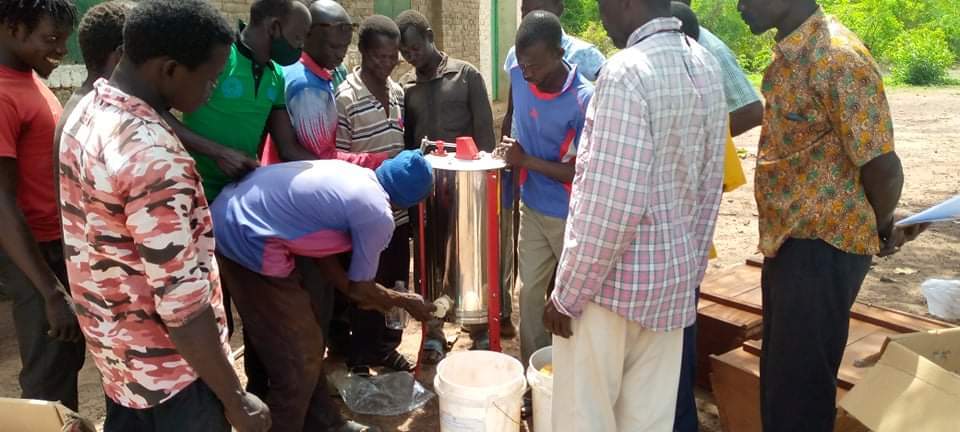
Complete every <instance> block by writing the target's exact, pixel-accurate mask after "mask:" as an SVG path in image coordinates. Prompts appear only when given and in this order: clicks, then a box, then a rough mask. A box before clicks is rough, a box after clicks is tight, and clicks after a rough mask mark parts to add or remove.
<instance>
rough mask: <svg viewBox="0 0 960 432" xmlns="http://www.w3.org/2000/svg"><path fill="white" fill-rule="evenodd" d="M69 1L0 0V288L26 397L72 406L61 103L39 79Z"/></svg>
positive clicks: (70, 21)
mask: <svg viewBox="0 0 960 432" xmlns="http://www.w3.org/2000/svg"><path fill="white" fill-rule="evenodd" d="M76 21H77V11H76V9H75V7H74V5H73V2H72V1H70V0H36V1H31V2H17V1H5V2H2V3H0V227H3V234H2V235H0V288H2V290H3V291H4V293H6V294H9V295H11V296H12V297H13V298H14V310H13V319H14V325H15V327H16V331H17V342H18V344H19V347H20V359H21V362H22V364H23V369H22V370H21V372H20V387H21V388H22V391H23V393H22V397H24V398H30V399H45V400H52V401H61V402H62V403H63V404H64V405H66V406H67V407H69V408H71V409H74V410H76V409H77V405H78V401H77V372H79V370H80V368H81V367H82V366H83V358H84V345H83V338H82V337H81V335H80V332H79V329H78V327H77V320H76V317H75V316H74V314H73V311H72V310H71V307H70V304H69V303H68V301H69V300H68V299H69V295H68V293H67V290H66V289H65V288H64V287H65V286H67V279H66V268H65V265H64V259H63V247H62V245H61V241H60V239H61V233H60V215H59V212H58V209H57V197H56V190H55V189H54V183H53V134H54V128H55V127H56V124H57V121H58V120H59V117H60V113H61V110H62V108H61V106H60V102H58V101H57V98H56V97H55V96H54V95H53V92H51V91H50V90H49V89H48V88H47V87H46V86H44V84H43V83H42V82H41V81H40V77H47V76H49V75H50V73H51V72H52V71H53V69H55V68H56V67H57V65H58V64H59V63H60V61H61V60H62V59H63V57H64V56H65V55H66V54H67V47H66V42H67V37H68V36H69V35H70V33H71V32H72V31H73V26H74V25H75V24H76Z"/></svg>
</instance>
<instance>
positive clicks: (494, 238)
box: [487, 171, 503, 352]
mask: <svg viewBox="0 0 960 432" xmlns="http://www.w3.org/2000/svg"><path fill="white" fill-rule="evenodd" d="M499 183H500V173H498V172H496V171H491V172H489V173H488V174H487V218H488V219H489V220H490V227H489V229H488V230H487V250H488V251H489V256H488V257H487V287H488V289H489V290H490V297H489V301H488V302H487V323H488V326H487V329H488V332H489V334H490V350H491V351H497V352H501V351H503V350H502V349H501V348H500V188H499V187H498V186H499Z"/></svg>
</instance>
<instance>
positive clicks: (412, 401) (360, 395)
mask: <svg viewBox="0 0 960 432" xmlns="http://www.w3.org/2000/svg"><path fill="white" fill-rule="evenodd" d="M331 381H333V385H334V386H336V387H337V391H338V392H340V397H342V398H343V402H344V403H345V404H346V405H347V408H350V410H351V411H353V412H355V413H357V414H368V415H378V416H386V417H390V416H397V415H401V414H405V413H408V412H410V411H413V410H415V409H418V408H420V407H422V406H423V405H424V404H426V403H427V402H428V401H430V399H432V398H433V396H434V394H433V392H431V391H430V390H427V389H426V388H424V387H423V385H421V384H420V383H419V382H417V380H416V379H414V377H413V374H411V373H409V372H391V373H386V374H380V375H377V376H375V377H369V378H367V377H361V376H356V375H348V374H345V373H340V374H333V375H332V376H331Z"/></svg>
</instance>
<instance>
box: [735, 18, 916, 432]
mask: <svg viewBox="0 0 960 432" xmlns="http://www.w3.org/2000/svg"><path fill="white" fill-rule="evenodd" d="M739 9H740V13H741V15H742V16H743V19H744V21H746V22H747V24H748V25H749V26H750V29H751V31H753V32H754V33H755V34H761V33H764V32H766V31H767V30H770V29H772V28H776V29H777V35H776V38H775V39H776V41H777V44H776V46H775V47H774V49H773V50H774V57H773V63H771V65H770V66H769V68H768V69H767V71H766V73H765V75H764V81H763V93H764V97H765V98H766V101H767V105H766V109H765V112H764V117H763V133H762V135H761V137H760V146H759V151H758V154H757V171H756V186H755V189H756V198H757V210H758V213H759V215H760V251H761V252H763V255H764V257H765V259H764V263H763V284H762V290H763V355H762V356H761V362H760V376H761V378H760V393H761V413H762V418H763V429H764V430H765V431H787V430H790V431H793V430H802V431H812V432H817V431H831V430H833V423H834V418H835V415H836V407H835V402H836V379H837V370H838V369H839V367H840V361H841V358H842V357H843V350H844V346H845V345H846V341H847V331H848V329H849V317H850V308H851V307H852V306H853V302H854V301H855V300H856V298H857V293H858V292H859V290H860V285H861V283H862V282H863V279H864V277H865V276H866V274H867V271H868V270H870V263H871V261H872V256H873V255H877V254H879V255H880V256H883V255H887V254H890V253H893V252H895V251H896V249H897V248H898V247H899V246H901V245H902V244H903V243H904V242H905V241H906V240H908V239H910V238H912V237H913V236H914V235H915V234H917V232H915V231H914V230H911V231H910V232H904V231H901V230H896V229H894V210H895V208H896V206H897V201H899V199H900V192H901V188H902V186H903V170H902V167H901V165H900V159H899V158H898V157H897V154H896V153H895V152H894V146H893V122H892V120H891V118H890V109H889V106H888V105H887V98H886V95H885V93H884V88H883V78H882V76H881V75H880V71H879V69H878V67H877V64H876V63H875V62H874V60H873V57H872V56H871V55H870V52H869V50H868V49H867V48H866V47H865V46H864V45H863V43H862V42H860V40H859V39H857V37H856V36H855V35H854V34H853V33H852V32H851V31H850V30H848V29H847V28H845V27H844V26H843V25H842V24H840V23H839V22H838V21H837V20H836V19H834V18H832V17H829V16H827V15H825V14H824V13H823V11H821V10H820V8H819V6H818V5H817V2H816V1H815V0H790V1H787V0H777V1H769V0H740V3H739ZM801 77H802V79H800V78H801Z"/></svg>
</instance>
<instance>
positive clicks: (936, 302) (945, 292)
mask: <svg viewBox="0 0 960 432" xmlns="http://www.w3.org/2000/svg"><path fill="white" fill-rule="evenodd" d="M920 290H921V291H923V296H924V297H926V298H927V307H928V308H929V309H930V314H931V315H933V316H935V317H938V318H941V319H948V320H956V319H960V280H942V279H927V280H926V281H925V282H924V283H923V285H921V286H920Z"/></svg>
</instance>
